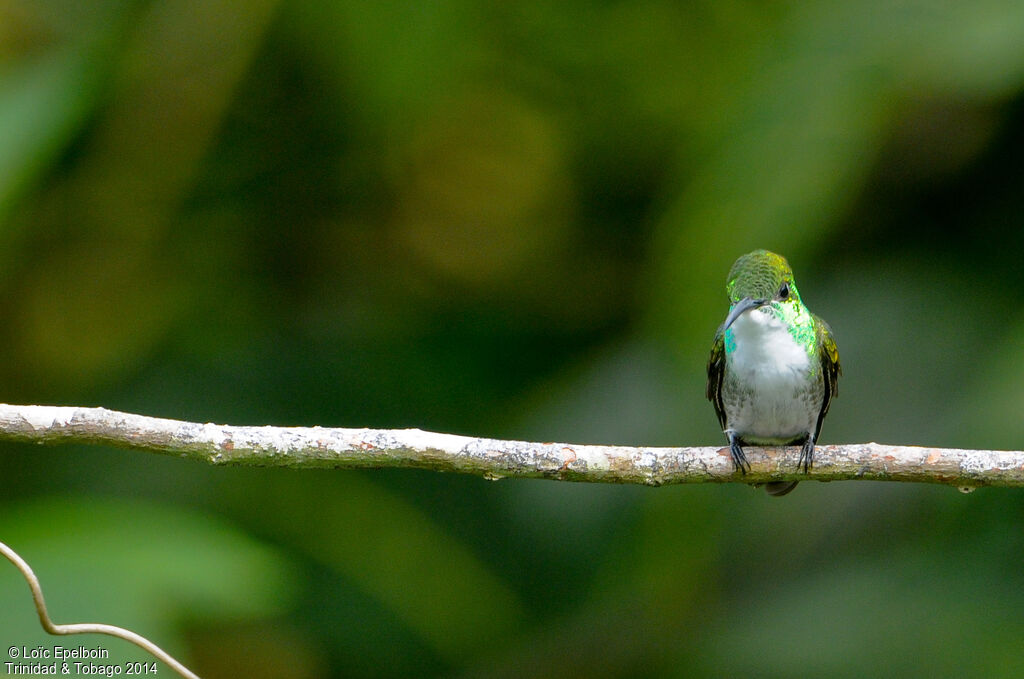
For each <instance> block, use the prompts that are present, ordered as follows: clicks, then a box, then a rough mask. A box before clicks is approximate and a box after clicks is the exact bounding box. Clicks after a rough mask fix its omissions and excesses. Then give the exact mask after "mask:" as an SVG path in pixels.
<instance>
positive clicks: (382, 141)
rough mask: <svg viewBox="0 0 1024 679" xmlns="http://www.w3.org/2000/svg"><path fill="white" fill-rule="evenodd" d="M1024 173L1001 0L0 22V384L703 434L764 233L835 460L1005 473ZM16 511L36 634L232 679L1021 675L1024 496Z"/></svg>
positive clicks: (446, 482) (267, 419)
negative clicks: (794, 307)
mask: <svg viewBox="0 0 1024 679" xmlns="http://www.w3.org/2000/svg"><path fill="white" fill-rule="evenodd" d="M1022 152H1024V5H1022V4H1021V3H1019V2H1011V1H1008V0H984V1H981V2H974V3H930V2H910V1H897V2H860V3H857V2H848V1H847V2H835V1H825V2H818V3H788V2H765V3H754V2H733V1H728V0H727V1H725V2H704V3H702V2H696V3H671V2H665V1H662V0H649V1H639V2H632V3H621V2H579V1H575V0H574V1H570V2H566V3H557V4H552V3H542V2H535V1H533V0H525V1H523V2H518V3H490V4H488V3H478V2H467V1H465V0H442V1H440V2H434V3H420V4H413V3H396V2H377V3H349V2H329V1H327V0H301V1H299V2H293V3H276V2H273V0H252V1H251V2H248V3H244V4H239V3H228V2H223V1H222V0H213V1H207V2H197V1H195V0H166V1H163V2H139V1H136V0H98V1H97V2H90V3H65V2H56V1H54V0H34V1H32V2H20V1H19V0H7V1H6V2H0V318H2V319H3V323H2V324H0V348H2V352H3V354H4V356H5V360H4V361H3V362H2V363H0V384H2V385H3V399H4V400H6V401H9V402H15V403H62V404H81V405H94V404H95V405H104V406H107V407H111V408H119V409H124V410H130V411H136V412H141V413H146V414H151V415H159V416H168V417H177V418H182V419H193V420H202V421H208V420H212V421H221V422H231V423H235V424H250V423H251V424H260V423H263V424H294V425H300V424H320V425H325V426H329V425H337V426H371V427H411V426H417V427H423V428H428V429H434V430H440V431H448V432H456V433H468V434H475V435H481V436H495V437H515V438H523V439H539V440H564V441H573V442H606V443H626V444H630V443H632V444H653V445H680V444H714V443H715V442H720V441H721V440H722V437H721V434H720V432H718V431H716V426H715V424H716V423H715V417H714V414H713V411H712V409H711V407H710V405H709V404H707V403H706V402H705V401H704V398H703V391H704V384H703V380H704V377H703V371H704V362H705V360H706V352H707V351H708V348H709V345H710V339H711V336H712V333H713V330H714V328H715V327H716V325H717V324H718V323H719V322H720V321H721V319H722V317H723V316H724V313H725V310H726V307H725V295H724V290H723V286H724V277H725V274H726V272H727V271H728V267H729V265H730V263H731V262H732V260H733V259H734V258H735V257H736V256H738V255H740V254H742V253H744V252H747V251H749V250H751V249H754V248H758V247H766V248H770V249H773V250H777V251H779V252H782V253H783V254H785V255H786V256H787V257H788V258H789V259H790V262H791V263H792V264H793V266H794V269H795V270H796V272H797V276H798V277H799V280H800V286H801V291H802V293H803V296H804V299H805V301H807V302H808V304H809V306H810V307H811V308H812V309H813V310H814V311H815V312H816V313H818V314H820V315H821V316H823V317H824V318H826V319H828V320H829V322H830V323H831V324H832V326H833V328H834V329H835V332H836V334H837V337H838V340H839V348H840V351H841V354H842V357H843V363H844V366H845V370H846V373H845V377H844V379H843V381H842V382H841V384H840V398H839V399H838V400H837V401H836V402H835V403H834V405H833V408H832V411H831V414H830V416H829V419H828V421H827V422H826V424H825V426H824V430H823V442H826V443H827V442H839V441H851V442H852V441H869V440H877V441H885V442H892V443H916V444H932V445H942V446H962V447H973V448H1009V449H1020V448H1021V446H1022V445H1024V417H1022V405H1021V404H1022V403H1024V346H1022V345H1021V342H1020V339H1019V338H1020V336H1021V334H1022V332H1024V315H1022V314H1021V312H1020V311H1019V310H1017V309H1016V304H1015V303H1014V302H1013V299H1014V293H1015V291H1016V290H1018V289H1020V288H1021V286H1022V285H1024V266H1022V265H1021V259H1020V254H1019V253H1020V252H1021V251H1022V250H1024V231H1022V229H1021V219H1022V218H1021V215H1022V214H1024V171H1022V169H1021V164H1020V157H1021V154H1022ZM0 479H3V494H2V497H0V540H3V541H5V542H7V543H8V544H10V545H11V546H12V547H14V548H15V549H18V550H20V551H21V553H22V554H23V556H24V557H25V558H26V559H27V560H28V561H29V562H30V563H32V564H33V565H34V566H35V567H36V570H37V572H38V573H39V574H40V576H41V577H42V578H43V586H44V591H45V592H46V593H47V594H48V596H49V602H50V607H51V611H52V613H53V615H54V617H55V618H56V619H57V621H58V622H72V621H82V620H102V621H104V622H110V623H113V624H118V625H122V626H127V627H131V628H133V629H135V630H136V631H138V632H140V633H142V634H146V635H149V636H152V637H153V638H154V640H155V641H156V642H157V643H159V644H161V645H162V646H164V647H166V648H168V649H172V650H174V651H175V652H178V653H179V654H181V656H182V658H183V659H184V660H186V662H190V663H191V664H192V665H193V666H194V667H195V669H196V670H197V671H198V672H199V673H200V674H202V675H203V676H204V677H207V678H210V677H237V676H249V677H261V676H267V677H318V676H338V677H341V676H345V677H349V676H373V677H389V676H409V675H416V676H430V675H446V676H453V675H454V676H460V675H473V676H495V677H505V676H509V677H511V676H591V677H614V676H638V675H641V676H666V677H667V676H678V677H702V676H706V677H718V676H765V677H773V676H778V677H793V676H809V677H817V676H832V677H847V676H849V677H862V676H877V675H898V676H908V677H912V676H927V677H931V676H936V675H947V676H948V675H957V676H977V677H1001V676H1002V677H1017V676H1020V675H1021V673H1022V672H1024V651H1021V649H1020V644H1019V641H1018V640H1019V639H1020V638H1021V636H1022V634H1024V619H1022V618H1021V616H1020V615H1019V611H1020V610H1021V608H1022V605H1024V594H1022V593H1024V571H1022V569H1021V568H1020V564H1021V562H1022V559H1024V531H1022V529H1021V525H1022V523H1024V496H1022V495H1021V493H1020V492H1019V491H1012V490H1000V489H981V490H979V491H977V492H975V493H973V494H971V495H960V494H958V493H956V492H955V491H953V490H951V489H948V488H942V487H927V486H914V485H909V484H871V483H844V484H832V485H826V484H810V483H807V484H802V485H801V486H800V488H799V490H798V491H797V492H796V493H794V494H793V495H791V496H789V497H787V498H785V500H781V501H775V500H770V499H768V498H766V497H765V496H764V495H763V494H762V493H758V492H754V491H752V490H750V489H748V488H746V487H744V486H742V485H734V484H727V485H722V486H704V487H672V488H661V489H649V488H640V487H616V486H608V487H603V486H590V485H572V484H561V483H552V482H539V481H538V482H531V481H503V482H500V483H489V482H486V481H483V480H480V479H477V478H470V477H457V476H446V475H440V474H431V473H424V472H415V471H397V470H389V471H381V472H367V473H356V472H308V473H293V472H287V471H282V470H253V469H210V468H205V467H202V466H200V465H195V464H192V463H188V462H184V461H179V460H175V459H163V458H154V457H153V456H148V455H143V454H139V453H129V452H124V451H114V450H108V449H100V448H71V447H68V448H55V449H39V448H35V447H31V446H19V445H11V444H8V445H4V446H3V450H2V455H0ZM0 601H2V602H3V604H2V606H0V608H2V610H3V611H4V612H5V615H4V620H3V621H2V622H0V632H2V633H0V637H2V640H3V641H5V642H9V643H10V644H24V645H30V646H31V645H33V644H36V643H55V642H47V640H45V639H42V638H40V637H41V634H42V633H41V632H39V631H38V628H37V627H36V625H35V621H34V615H33V613H32V611H31V610H30V608H29V597H28V592H27V591H26V589H25V587H24V583H23V582H22V580H21V578H20V576H18V575H17V573H15V572H14V570H13V569H11V568H0ZM83 643H85V644H86V645H91V644H97V643H98V644H101V645H106V646H107V647H108V648H111V649H112V651H114V650H116V652H118V653H123V654H125V656H124V657H131V658H136V659H139V654H137V653H136V652H135V651H133V650H132V649H130V648H125V647H124V646H122V645H120V644H119V642H113V641H111V642H107V641H105V640H98V639H89V640H86V641H83Z"/></svg>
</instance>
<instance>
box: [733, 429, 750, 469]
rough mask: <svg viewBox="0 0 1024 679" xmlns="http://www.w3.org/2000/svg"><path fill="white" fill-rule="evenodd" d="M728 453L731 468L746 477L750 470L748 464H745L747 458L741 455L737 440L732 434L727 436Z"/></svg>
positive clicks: (741, 449)
mask: <svg viewBox="0 0 1024 679" xmlns="http://www.w3.org/2000/svg"><path fill="white" fill-rule="evenodd" d="M729 452H730V453H731V454H732V465H733V468H734V469H736V470H737V471H739V472H740V473H741V474H743V475H744V476H746V474H747V472H748V471H749V470H750V463H749V462H747V456H746V455H744V454H743V448H742V447H741V446H740V442H739V440H738V439H737V438H736V436H735V435H733V434H729Z"/></svg>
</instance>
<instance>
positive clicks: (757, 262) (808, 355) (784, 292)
mask: <svg viewBox="0 0 1024 679" xmlns="http://www.w3.org/2000/svg"><path fill="white" fill-rule="evenodd" d="M725 289H726V292H727V293H728V295H729V304H730V307H729V314H728V315H727V316H726V317H725V322H724V323H722V325H721V326H720V327H719V328H718V332H716V333H715V342H714V344H713V345H712V347H711V357H710V358H709V359H708V388H707V396H708V399H709V400H710V401H711V403H713V404H714V406H715V412H716V413H717V414H718V421H719V422H720V423H721V425H722V430H723V431H724V432H725V435H726V436H727V437H728V438H729V451H730V453H731V455H732V462H733V465H734V466H735V468H736V469H737V470H739V471H740V472H741V473H743V474H746V472H747V471H748V470H749V469H750V464H749V463H748V462H747V458H746V456H745V455H744V454H743V446H744V445H753V446H782V445H801V446H802V447H801V449H800V459H799V462H798V463H797V469H799V468H800V467H803V470H804V473H806V472H807V471H808V470H809V469H810V468H811V465H812V464H813V463H814V444H815V442H816V441H817V439H818V433H819V432H820V431H821V422H822V420H823V419H825V414H826V413H827V412H828V406H829V403H830V402H831V401H832V398H833V397H834V396H835V395H836V393H837V391H836V382H837V381H838V379H839V375H840V374H841V373H842V370H841V368H840V366H839V352H838V351H837V350H836V341H835V339H834V338H833V336H832V329H831V328H829V326H828V323H826V322H825V321H823V320H821V319H820V318H818V317H817V316H815V315H814V314H812V313H811V312H810V311H809V310H808V309H807V307H806V306H804V303H803V301H802V300H801V299H800V293H799V292H798V291H797V289H796V282H795V281H794V280H793V270H792V269H790V268H789V263H788V262H787V261H786V260H785V258H784V257H781V256H779V255H777V254H775V253H774V252H768V251H767V250H755V251H753V252H751V253H748V254H746V255H743V256H742V257H740V258H739V259H737V260H736V263H735V264H733V265H732V269H731V270H730V271H729V278H728V280H727V281H726V286H725ZM796 484H797V481H788V482H787V481H780V482H773V483H768V484H765V489H766V490H767V491H768V493H769V494H771V495H776V496H781V495H785V494H786V493H788V492H789V491H791V490H793V488H794V487H795V486H796Z"/></svg>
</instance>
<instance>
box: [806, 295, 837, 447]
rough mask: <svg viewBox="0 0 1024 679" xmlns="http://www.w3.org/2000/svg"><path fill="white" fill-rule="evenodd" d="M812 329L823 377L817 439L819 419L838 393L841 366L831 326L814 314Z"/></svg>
mask: <svg viewBox="0 0 1024 679" xmlns="http://www.w3.org/2000/svg"><path fill="white" fill-rule="evenodd" d="M811 316H812V317H813V318H814V331H815V333H816V334H817V337H818V346H819V347H820V348H821V350H820V352H819V353H820V354H821V374H822V375H823V376H824V378H825V398H823V399H822V401H821V412H820V413H818V425H817V427H815V430H814V439H815V440H817V439H818V433H819V432H820V431H821V421H822V420H824V419H825V415H826V413H828V406H829V404H830V403H831V402H832V399H833V397H835V396H837V395H838V394H839V376H840V375H842V374H843V368H842V366H841V365H840V364H839V349H838V348H837V347H836V338H835V336H833V334H832V328H830V327H829V325H828V323H826V322H825V321H823V320H821V319H820V318H818V317H817V316H815V315H814V314H811Z"/></svg>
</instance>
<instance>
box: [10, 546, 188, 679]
mask: <svg viewBox="0 0 1024 679" xmlns="http://www.w3.org/2000/svg"><path fill="white" fill-rule="evenodd" d="M0 554H3V555H4V556H5V557H7V560H8V561H10V562H11V563H13V564H14V566H15V568H17V569H18V570H19V571H21V574H22V575H24V576H25V580H27V581H28V587H29V589H31V590H32V601H33V602H35V605H36V612H37V613H38V614H39V622H40V624H42V626H43V629H44V630H46V631H47V633H49V634H55V635H65V634H107V635H109V636H112V637H117V638H118V639H124V640H125V641H129V642H131V643H133V644H135V645H136V646H138V647H139V648H141V649H142V650H144V651H146V652H147V653H149V654H150V655H152V656H153V657H155V658H156V659H158V660H161V661H163V662H164V663H166V665H167V666H168V667H170V668H171V669H172V670H174V671H175V672H177V673H178V674H179V675H181V676H183V677H185V679H199V676H198V675H197V674H195V673H194V672H192V671H191V670H189V669H188V668H187V667H185V666H184V665H182V664H181V663H180V662H178V661H177V660H175V659H174V658H172V657H171V656H170V654H168V653H167V652H166V651H165V650H163V649H162V648H160V647H159V646H157V645H156V644H154V643H153V642H152V641H150V640H149V639H147V638H146V637H144V636H142V635H140V634H136V633H135V632H132V631H131V630H127V629H124V628H123V627H117V626H115V625H105V624H103V623H99V622H82V623H76V624H72V625H58V624H56V623H54V622H53V620H51V619H50V614H49V613H47V612H46V602H45V601H44V600H43V590H42V587H40V585H39V579H38V578H37V577H36V574H35V573H33V572H32V568H31V567H30V566H29V565H28V563H26V562H25V560H24V559H22V558H21V557H20V556H18V553H17V552H15V551H14V550H13V549H11V548H10V547H8V546H7V545H5V544H4V543H2V542H0Z"/></svg>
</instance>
